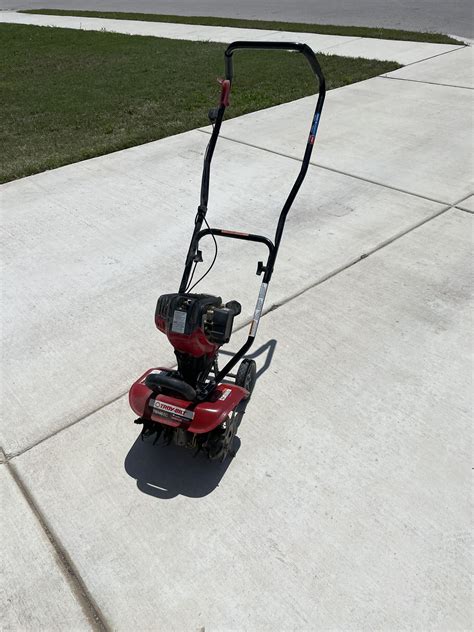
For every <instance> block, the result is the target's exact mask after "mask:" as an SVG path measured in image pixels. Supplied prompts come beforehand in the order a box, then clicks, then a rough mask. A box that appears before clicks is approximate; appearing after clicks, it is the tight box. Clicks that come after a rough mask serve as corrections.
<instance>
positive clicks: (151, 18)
mask: <svg viewBox="0 0 474 632" xmlns="http://www.w3.org/2000/svg"><path fill="white" fill-rule="evenodd" d="M22 13H40V14H45V15H77V16H81V17H87V18H112V19H115V20H143V21H145V22H175V23H179V24H201V25H206V26H234V27H237V28H247V29H268V30H270V31H294V32H299V33H322V34H324V35H346V36H349V37H375V38H379V39H391V40H408V41H411V42H432V43H435V44H461V45H463V44H464V42H460V41H459V40H457V39H454V38H453V37H449V35H443V33H429V32H423V33H420V32H418V31H400V30H397V29H382V28H371V27H368V26H336V25H334V24H305V23H302V22H272V21H270V20H242V19H240V18H239V19H236V18H214V17H211V16H198V15H191V16H184V15H156V14H150V13H118V12H115V11H114V12H112V11H75V10H74V9H67V10H65V9H28V10H25V11H22Z"/></svg>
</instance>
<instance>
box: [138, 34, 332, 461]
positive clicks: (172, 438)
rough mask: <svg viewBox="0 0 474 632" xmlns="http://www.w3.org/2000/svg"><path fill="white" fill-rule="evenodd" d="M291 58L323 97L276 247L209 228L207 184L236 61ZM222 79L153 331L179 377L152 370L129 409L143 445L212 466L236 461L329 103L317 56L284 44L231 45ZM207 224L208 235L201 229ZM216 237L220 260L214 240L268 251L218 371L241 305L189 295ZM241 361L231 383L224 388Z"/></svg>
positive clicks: (140, 382)
mask: <svg viewBox="0 0 474 632" xmlns="http://www.w3.org/2000/svg"><path fill="white" fill-rule="evenodd" d="M250 48H251V49H272V50H289V51H297V52H300V53H302V54H303V55H304V56H305V57H306V59H307V60H308V61H309V64H310V66H311V69H312V70H313V72H314V74H315V75H316V77H317V78H318V82H319V94H318V100H317V104H316V109H315V112H314V116H313V119H312V123H311V129H310V133H309V136H308V140H307V144H306V150H305V153H304V157H303V161H302V164H301V169H300V172H299V174H298V176H297V178H296V181H295V183H294V185H293V187H292V189H291V191H290V194H289V195H288V198H287V200H286V202H285V204H284V205H283V209H282V211H281V213H280V217H279V220H278V225H277V228H276V233H275V237H274V240H273V241H271V240H270V239H269V238H268V237H265V236H263V235H256V234H252V233H242V232H235V231H232V230H224V229H221V228H210V227H209V224H208V223H207V220H206V214H207V203H208V195H209V176H210V167H211V161H212V156H213V154H214V149H215V146H216V143H217V139H218V136H219V132H220V128H221V124H222V120H223V118H224V113H225V110H226V107H228V105H229V94H230V89H231V83H232V78H233V54H234V51H236V50H240V49H250ZM225 75H226V77H225V79H224V80H223V81H222V82H221V96H220V102H219V105H218V107H217V108H214V109H212V110H211V111H210V112H209V118H210V120H211V123H212V124H213V131H212V135H211V138H210V141H209V144H208V147H207V150H206V154H205V158H204V170H203V174H202V184H201V200H200V204H199V207H198V210H197V215H196V218H195V222H194V231H193V234H192V237H191V243H190V246H189V250H188V254H187V257H186V262H185V267H184V273H183V276H182V280H181V284H180V287H179V292H178V293H175V294H164V295H162V296H160V297H159V299H158V303H157V306H156V312H155V324H156V327H157V328H158V329H159V330H160V331H161V332H163V333H164V334H165V335H166V336H167V338H168V340H169V341H170V343H171V345H172V346H173V348H174V350H175V355H176V359H177V368H176V369H166V368H153V369H149V370H148V371H146V373H144V374H143V375H142V376H141V377H140V378H139V379H138V380H137V381H136V382H135V383H134V384H133V385H132V387H131V389H130V393H129V399H130V406H131V408H132V409H133V411H134V412H135V413H136V414H137V415H138V419H137V420H136V423H138V424H143V429H142V438H143V437H150V436H154V442H156V441H158V439H159V438H160V437H162V438H163V439H164V440H165V442H167V443H171V442H174V443H175V444H177V445H180V446H184V447H188V448H193V449H195V450H196V451H200V450H204V451H205V452H206V453H207V455H208V456H209V458H211V459H219V460H221V461H223V460H224V459H225V458H226V456H227V455H228V454H230V453H232V444H233V441H234V437H235V434H236V432H237V429H238V426H239V424H240V421H241V419H242V416H243V414H244V412H245V408H246V406H247V403H248V401H249V399H250V396H251V394H252V391H253V388H254V386H255V380H256V366H255V362H254V361H253V360H251V359H248V358H244V355H245V353H246V352H247V351H248V350H249V349H250V347H251V345H252V343H253V341H254V339H255V336H256V333H257V328H258V323H259V320H260V317H261V315H262V310H263V305H264V302H265V296H266V293H267V289H268V284H269V283H270V280H271V277H272V274H273V268H274V265H275V260H276V257H277V254H278V249H279V246H280V241H281V238H282V235H283V229H284V226H285V220H286V217H287V215H288V212H289V210H290V208H291V206H292V204H293V201H294V199H295V197H296V194H297V193H298V190H299V188H300V186H301V183H302V182H303V179H304V177H305V175H306V171H307V169H308V164H309V160H310V157H311V152H312V150H313V144H314V140H315V136H316V132H317V129H318V124H319V119H320V116H321V111H322V107H323V103H324V96H325V81H324V76H323V74H322V71H321V68H320V66H319V63H318V61H317V59H316V56H315V54H314V53H313V51H312V50H311V48H309V46H307V45H306V44H292V43H284V42H234V43H233V44H230V46H229V47H228V48H227V50H226V51H225ZM203 223H204V224H205V225H206V228H204V229H203V228H202V225H203ZM207 235H211V236H212V238H213V239H214V243H215V246H216V254H217V241H216V237H217V238H222V237H227V238H230V239H241V240H245V241H253V242H258V243H260V244H262V245H263V246H265V247H266V248H267V250H268V256H267V259H266V262H265V264H264V263H263V262H262V261H259V262H258V265H257V275H263V279H262V283H261V286H260V291H259V294H258V299H257V304H256V307H255V311H254V314H253V319H252V322H251V324H250V331H249V335H248V338H247V340H246V342H245V343H244V345H243V346H242V347H241V348H240V349H239V350H238V351H237V353H235V354H234V355H233V357H232V358H231V359H230V360H229V361H228V362H227V363H226V364H225V366H224V367H223V368H222V369H219V367H218V354H219V349H220V347H221V346H222V345H223V344H225V343H227V342H229V340H230V337H231V334H232V327H233V322H234V318H235V317H236V316H237V315H238V314H240V311H241V305H240V303H238V302H237V301H235V300H232V301H229V302H227V303H225V304H224V303H223V301H222V299H221V297H220V296H214V295H211V294H196V293H192V290H193V289H194V287H195V286H196V285H197V283H199V281H201V279H202V278H204V276H205V275H206V274H207V272H209V270H210V269H211V268H212V266H213V264H214V262H215V258H216V257H215V256H214V260H213V262H212V263H211V266H210V268H209V269H208V270H207V272H206V273H205V274H204V275H203V276H201V278H200V279H199V280H198V281H197V282H195V283H194V284H192V280H193V276H194V272H195V269H196V267H197V265H198V264H199V263H201V262H202V254H201V251H200V250H199V242H200V240H201V239H202V238H203V237H205V236H207ZM240 360H241V363H240V366H239V369H238V371H237V375H236V376H235V380H234V382H233V383H231V382H229V381H228V380H227V381H224V380H225V378H227V377H228V376H229V373H230V371H231V370H232V369H233V368H234V367H235V366H236V364H237V363H238V362H239V361H240Z"/></svg>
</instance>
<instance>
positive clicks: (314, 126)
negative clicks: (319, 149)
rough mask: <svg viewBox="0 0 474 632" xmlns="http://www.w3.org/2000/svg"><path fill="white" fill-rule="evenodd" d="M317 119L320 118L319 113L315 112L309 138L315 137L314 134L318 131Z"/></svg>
mask: <svg viewBox="0 0 474 632" xmlns="http://www.w3.org/2000/svg"><path fill="white" fill-rule="evenodd" d="M319 117H320V114H319V112H316V114H315V115H314V120H313V125H312V127H311V136H316V132H317V131H318V125H319Z"/></svg>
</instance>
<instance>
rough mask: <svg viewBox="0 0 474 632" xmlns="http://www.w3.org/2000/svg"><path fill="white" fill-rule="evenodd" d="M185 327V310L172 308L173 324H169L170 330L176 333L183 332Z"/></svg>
mask: <svg viewBox="0 0 474 632" xmlns="http://www.w3.org/2000/svg"><path fill="white" fill-rule="evenodd" d="M185 329H186V312H182V311H181V310H179V309H175V310H174V314H173V324H172V325H171V331H174V332H175V333H177V334H184V330H185Z"/></svg>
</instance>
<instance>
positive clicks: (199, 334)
mask: <svg viewBox="0 0 474 632" xmlns="http://www.w3.org/2000/svg"><path fill="white" fill-rule="evenodd" d="M155 325H156V327H157V329H159V330H160V331H162V332H163V333H164V334H166V336H167V338H168V340H169V341H170V343H171V344H172V346H173V347H174V348H175V349H176V350H177V351H181V352H182V353H187V354H189V355H192V356H194V357H195V358H200V357H201V356H203V355H211V354H212V355H214V354H215V353H216V351H217V349H218V348H219V345H216V344H215V343H214V342H210V341H209V340H208V339H207V337H206V334H205V333H204V331H203V330H202V327H198V328H197V329H196V330H195V331H193V333H192V334H190V335H186V334H178V333H176V332H174V331H171V330H168V329H167V327H166V321H165V319H164V318H160V317H159V316H157V317H156V318H155Z"/></svg>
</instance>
